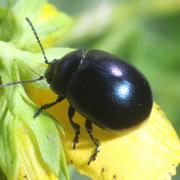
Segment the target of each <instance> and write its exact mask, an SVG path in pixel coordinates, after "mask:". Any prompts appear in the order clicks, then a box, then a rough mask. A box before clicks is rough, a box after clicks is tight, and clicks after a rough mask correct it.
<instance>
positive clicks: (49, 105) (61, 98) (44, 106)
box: [34, 96, 64, 118]
mask: <svg viewBox="0 0 180 180" xmlns="http://www.w3.org/2000/svg"><path fill="white" fill-rule="evenodd" d="M63 99H64V97H60V96H59V97H58V98H57V99H56V100H55V101H54V102H52V103H49V104H44V105H42V106H41V107H40V108H39V109H38V110H37V111H36V112H35V113H34V118H36V117H38V116H39V115H40V114H41V112H42V111H44V110H46V109H49V108H50V107H52V106H54V105H55V104H57V103H59V102H61V101H62V100H63Z"/></svg>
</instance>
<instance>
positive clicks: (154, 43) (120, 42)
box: [0, 0, 180, 180]
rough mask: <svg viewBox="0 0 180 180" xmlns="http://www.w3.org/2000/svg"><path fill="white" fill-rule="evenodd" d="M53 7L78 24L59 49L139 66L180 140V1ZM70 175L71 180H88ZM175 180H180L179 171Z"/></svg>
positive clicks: (102, 0) (113, 0)
mask: <svg viewBox="0 0 180 180" xmlns="http://www.w3.org/2000/svg"><path fill="white" fill-rule="evenodd" d="M3 1H4V0H0V4H1V5H2V4H3ZM49 2H51V3H53V4H54V5H55V6H56V7H57V8H58V9H59V10H60V11H63V12H65V13H66V14H68V15H70V16H71V17H72V19H73V20H74V23H73V25H72V26H71V28H70V29H69V30H68V31H67V32H66V34H65V35H64V37H63V38H62V39H61V41H60V42H59V44H57V45H58V46H65V47H72V48H87V49H92V48H96V49H102V50H105V51H107V52H109V53H112V54H115V55H117V56H119V57H121V58H122V59H125V60H126V61H128V62H129V63H131V64H133V65H135V66H136V67H137V68H138V69H139V70H140V71H141V72H143V73H144V74H145V76H146V77H147V79H148V80H149V82H150V84H151V87H152V90H153V94H154V99H155V101H156V102H157V103H158V104H159V105H160V107H161V108H162V110H163V111H164V112H165V113H166V116H167V117H168V119H169V120H170V121H171V122H172V124H173V126H174V128H175V129H176V131H177V133H178V135H180V0H89V1H84V0H74V1H73V0H49ZM70 171H71V172H72V177H73V178H72V179H73V180H74V179H78V180H88V178H86V177H84V176H81V175H79V174H78V173H77V172H76V171H75V170H74V169H73V168H70ZM172 179H173V180H180V168H178V172H177V175H176V176H174V177H173V178H172Z"/></svg>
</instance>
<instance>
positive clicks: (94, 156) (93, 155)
mask: <svg viewBox="0 0 180 180" xmlns="http://www.w3.org/2000/svg"><path fill="white" fill-rule="evenodd" d="M99 151H100V146H99V145H97V146H96V149H95V151H94V153H93V154H92V155H91V157H90V159H89V161H88V163H87V165H90V163H91V161H95V160H96V157H97V154H98V153H99Z"/></svg>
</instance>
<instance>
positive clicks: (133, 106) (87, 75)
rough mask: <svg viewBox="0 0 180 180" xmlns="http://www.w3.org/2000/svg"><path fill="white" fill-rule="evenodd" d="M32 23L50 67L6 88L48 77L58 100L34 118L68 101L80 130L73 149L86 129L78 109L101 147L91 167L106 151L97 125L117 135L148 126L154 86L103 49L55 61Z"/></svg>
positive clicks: (76, 131) (39, 110)
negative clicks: (95, 132) (77, 116)
mask: <svg viewBox="0 0 180 180" xmlns="http://www.w3.org/2000/svg"><path fill="white" fill-rule="evenodd" d="M26 20H27V22H28V24H29V25H30V27H31V29H32V31H33V33H34V35H35V37H36V39H37V41H38V44H39V46H40V48H41V51H42V53H43V56H44V59H45V63H46V64H48V68H47V70H46V71H45V73H44V75H43V76H40V77H39V78H37V79H33V80H25V81H23V80H21V81H18V82H12V83H7V84H3V85H0V87H4V86H8V85H15V84H19V83H20V84H23V83H29V82H35V81H39V80H43V79H46V81H47V83H48V84H49V85H50V88H51V90H52V91H54V92H55V93H56V94H57V99H56V100H55V101H54V102H52V103H49V104H45V105H43V106H41V107H40V108H39V109H38V110H37V111H36V112H35V114H34V118H36V117H38V116H39V115H40V113H41V112H42V111H44V110H46V109H48V108H50V107H52V106H54V105H55V104H57V103H60V102H61V101H62V100H64V99H65V98H66V99H67V100H68V102H69V104H70V105H69V108H68V118H69V121H70V123H71V125H72V127H73V129H74V131H75V136H74V140H73V149H75V148H76V144H77V143H78V141H79V135H80V126H79V124H77V123H76V122H74V121H73V116H74V114H75V111H77V112H78V113H80V114H81V115H82V116H83V117H85V119H86V120H85V128H86V130H87V132H88V134H89V136H90V138H91V140H92V142H93V143H94V144H95V146H96V148H95V151H94V153H93V154H92V155H91V157H90V159H89V161H88V163H87V164H88V165H89V164H90V163H91V161H94V160H95V159H96V157H97V154H98V152H99V151H100V141H99V140H98V139H96V138H95V137H94V135H93V128H92V124H95V125H97V126H99V127H101V128H103V129H104V130H110V131H115V132H116V131H120V130H122V129H127V128H131V127H133V126H135V125H138V124H140V123H142V122H144V121H145V120H146V119H148V117H149V115H150V113H151V110H152V104H153V96H152V91H151V88H150V85H149V83H148V81H147V80H146V78H145V77H144V75H143V74H141V73H140V72H139V71H138V70H137V69H136V68H135V67H133V66H132V65H130V64H128V63H127V62H125V61H123V60H122V59H120V58H119V57H116V56H114V55H112V54H110V53H107V52H105V51H102V50H84V49H78V50H75V51H72V52H70V53H68V54H66V55H65V56H64V57H62V58H61V59H54V60H53V61H52V62H49V61H48V59H47V57H46V55H45V52H44V49H43V46H42V44H41V42H40V39H39V37H38V35H37V33H36V31H35V28H34V26H33V24H32V22H31V21H30V20H29V19H28V18H26Z"/></svg>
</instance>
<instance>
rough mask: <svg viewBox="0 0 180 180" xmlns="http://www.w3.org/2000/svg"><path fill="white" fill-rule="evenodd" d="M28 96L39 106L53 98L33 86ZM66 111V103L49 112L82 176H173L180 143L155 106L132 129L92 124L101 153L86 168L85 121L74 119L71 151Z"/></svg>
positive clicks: (131, 179)
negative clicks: (76, 134)
mask: <svg viewBox="0 0 180 180" xmlns="http://www.w3.org/2000/svg"><path fill="white" fill-rule="evenodd" d="M27 93H28V95H29V96H30V97H31V99H32V100H33V101H34V102H36V103H37V104H39V105H42V104H45V103H47V102H51V101H53V100H54V99H55V95H54V94H53V93H52V92H51V91H50V90H42V89H39V88H37V87H36V86H34V85H28V86H27ZM44 97H46V98H44ZM67 109H68V103H67V101H66V100H65V101H63V102H62V103H60V104H58V105H56V106H55V107H52V108H51V109H49V110H48V112H49V113H50V114H52V115H53V116H54V117H55V118H56V119H58V120H59V122H60V124H61V125H62V126H63V127H64V129H65V135H62V141H63V146H64V149H65V154H66V158H67V161H68V162H69V163H72V164H73V165H74V166H75V167H76V168H77V169H78V170H79V171H80V172H81V173H82V174H85V175H87V176H90V177H91V178H93V179H95V180H101V179H102V180H104V179H107V180H109V179H123V180H141V179H142V180H144V179H146V180H152V179H153V180H161V179H162V180H169V179H171V176H172V175H175V173H176V166H177V165H178V164H179V162H180V141H179V139H178V137H177V135H176V132H175V130H174V129H173V127H172V125H171V124H170V122H169V121H168V120H167V119H166V117H165V115H164V113H163V112H162V111H161V109H160V108H159V106H158V105H156V104H154V106H153V110H152V113H151V116H150V118H149V120H147V121H146V122H145V123H144V124H142V125H140V126H138V127H135V128H133V129H129V130H124V131H121V132H119V133H111V132H108V131H104V130H102V129H100V128H99V127H97V126H95V125H94V131H93V132H94V135H95V137H96V138H98V139H99V140H100V141H101V150H100V152H99V153H98V156H97V159H96V160H95V161H94V162H92V163H91V164H90V165H89V166H88V165H87V162H88V160H89V157H90V156H91V154H92V152H93V150H94V145H93V143H92V142H91V140H90V139H89V136H88V134H87V132H86V131H85V128H84V118H83V117H82V116H80V115H79V114H78V113H76V115H75V118H74V119H75V121H76V122H78V123H79V124H80V125H81V134H80V140H79V143H78V145H77V147H76V149H75V150H74V149H72V145H73V143H72V140H73V137H74V131H73V129H72V127H71V125H70V123H69V120H68V117H67Z"/></svg>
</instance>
